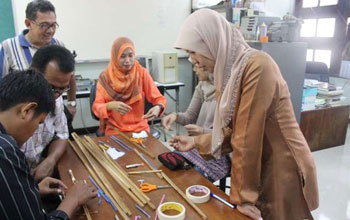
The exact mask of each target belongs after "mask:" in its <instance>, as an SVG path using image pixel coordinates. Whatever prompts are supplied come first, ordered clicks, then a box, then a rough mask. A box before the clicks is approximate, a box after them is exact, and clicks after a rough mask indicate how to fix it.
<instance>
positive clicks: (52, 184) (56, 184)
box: [38, 177, 67, 195]
mask: <svg viewBox="0 0 350 220" xmlns="http://www.w3.org/2000/svg"><path fill="white" fill-rule="evenodd" d="M38 186H39V192H40V195H48V194H61V193H64V190H66V189H67V186H66V185H64V183H63V182H62V181H61V180H58V179H55V178H52V177H45V178H44V179H43V180H42V181H41V182H40V183H39V184H38Z"/></svg>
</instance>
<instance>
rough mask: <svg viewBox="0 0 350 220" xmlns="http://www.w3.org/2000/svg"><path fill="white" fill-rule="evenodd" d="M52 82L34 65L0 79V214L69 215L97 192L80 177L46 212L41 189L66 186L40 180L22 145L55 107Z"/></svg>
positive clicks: (29, 216)
mask: <svg viewBox="0 0 350 220" xmlns="http://www.w3.org/2000/svg"><path fill="white" fill-rule="evenodd" d="M53 92H54V91H52V88H51V87H50V86H49V85H48V83H47V81H46V80H45V78H44V77H43V75H42V74H41V73H39V72H37V71H35V70H27V71H24V72H15V73H12V74H9V75H8V76H6V77H4V78H3V79H1V80H0V186H1V187H0V219H2V220H10V219H25V220H27V219H33V220H39V219H57V220H58V219H69V218H70V217H72V215H73V214H74V212H75V211H76V210H77V208H78V207H79V206H81V205H83V204H85V203H86V202H87V201H88V200H90V199H92V198H94V197H96V195H97V193H96V189H95V188H94V187H93V186H92V185H91V184H84V183H83V182H82V181H79V182H78V183H77V184H75V185H74V186H73V187H72V188H71V189H70V190H69V191H68V192H67V193H66V197H65V199H64V200H63V201H62V202H61V204H60V205H59V207H58V208H57V210H55V211H53V212H51V213H49V214H45V213H44V212H43V211H42V207H41V202H40V195H45V194H53V193H54V194H58V193H61V192H62V191H63V190H64V189H66V188H67V187H66V186H65V185H64V184H63V183H62V182H61V181H60V180H57V179H54V178H51V177H46V178H45V179H44V180H42V181H41V182H40V183H39V185H38V184H37V183H36V181H35V180H34V178H33V176H31V174H30V170H29V167H28V165H27V161H26V159H25V156H24V154H23V153H22V152H21V151H20V147H19V146H21V145H22V144H23V143H24V142H25V141H26V140H27V139H28V138H29V137H31V136H32V134H33V132H34V131H35V130H36V129H37V127H38V125H39V124H40V123H43V122H44V120H45V118H46V116H47V115H48V114H51V113H53V112H54V110H55V100H54V95H53Z"/></svg>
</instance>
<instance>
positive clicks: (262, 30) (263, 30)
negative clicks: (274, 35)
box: [259, 22, 269, 43]
mask: <svg viewBox="0 0 350 220" xmlns="http://www.w3.org/2000/svg"><path fill="white" fill-rule="evenodd" d="M259 30H260V38H259V41H260V42H261V43H267V42H269V37H268V36H267V26H266V24H265V22H263V23H262V24H261V25H260V27H259Z"/></svg>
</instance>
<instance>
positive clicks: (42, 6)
mask: <svg viewBox="0 0 350 220" xmlns="http://www.w3.org/2000/svg"><path fill="white" fill-rule="evenodd" d="M38 11H40V12H41V13H45V12H50V11H52V12H53V13H55V14H56V12H55V6H53V4H52V3H51V2H49V1H46V0H34V1H32V2H29V3H28V5H27V8H26V18H28V19H30V20H33V21H35V19H36V18H37V12H38Z"/></svg>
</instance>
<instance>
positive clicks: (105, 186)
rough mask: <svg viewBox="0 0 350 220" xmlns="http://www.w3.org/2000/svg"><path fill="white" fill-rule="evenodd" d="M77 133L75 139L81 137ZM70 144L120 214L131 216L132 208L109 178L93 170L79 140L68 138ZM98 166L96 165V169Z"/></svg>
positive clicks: (125, 216) (126, 217)
mask: <svg viewBox="0 0 350 220" xmlns="http://www.w3.org/2000/svg"><path fill="white" fill-rule="evenodd" d="M74 134H75V133H73V134H72V135H73V137H74V139H76V140H78V139H77V138H79V136H77V135H76V134H75V135H76V136H75V135H74ZM68 142H69V144H70V145H71V146H72V148H73V150H74V151H75V152H76V153H77V155H78V156H79V158H80V160H81V161H82V162H83V164H84V166H85V167H86V169H87V170H88V172H89V173H90V175H91V176H92V177H93V178H94V179H95V180H96V182H97V183H98V184H99V186H100V187H101V188H102V190H103V191H104V192H105V193H106V194H108V196H109V197H110V198H111V200H112V202H113V203H114V204H115V206H116V207H117V208H118V209H119V210H121V211H120V215H121V216H122V217H123V219H125V220H126V219H129V218H128V216H127V215H129V216H131V214H132V213H131V211H130V209H129V208H128V207H127V206H126V205H125V203H124V202H123V200H122V199H121V197H120V196H119V195H118V193H117V192H116V191H115V190H114V189H113V188H112V187H110V185H111V184H110V183H109V182H108V180H107V178H106V177H105V175H104V174H103V173H101V172H99V175H97V173H96V171H95V170H93V169H92V168H91V167H92V166H93V164H92V163H90V161H89V160H88V158H87V156H86V152H85V153H84V152H83V151H82V150H81V147H82V146H79V145H81V144H80V142H79V140H78V142H76V143H77V144H76V145H74V144H73V143H72V142H71V141H70V140H68ZM96 168H97V167H95V169H96Z"/></svg>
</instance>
